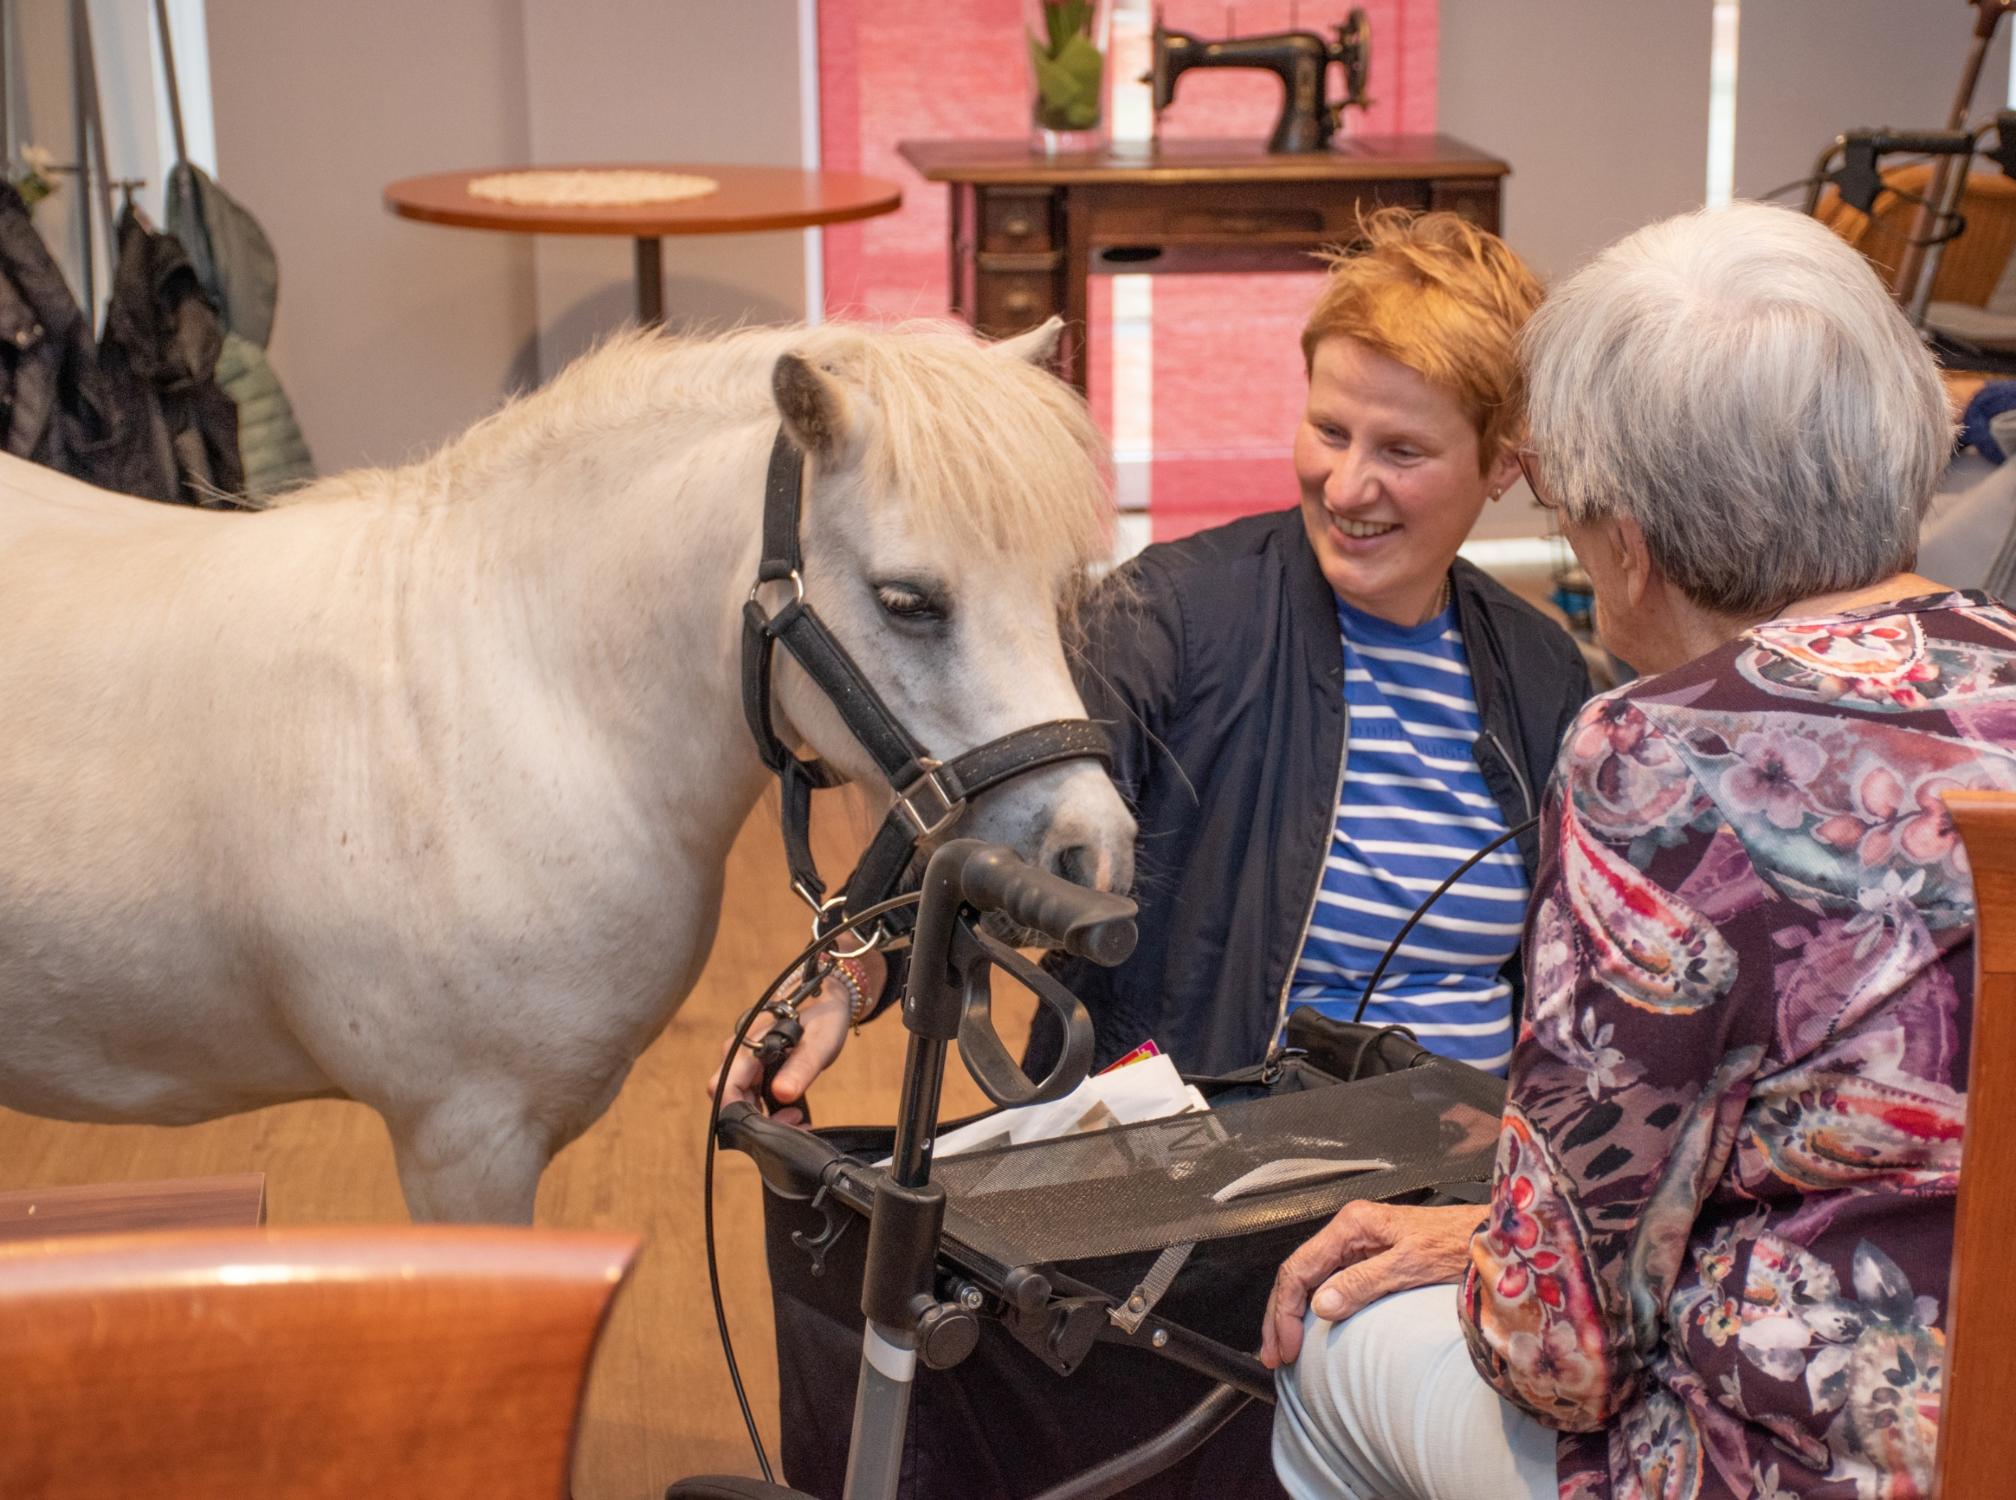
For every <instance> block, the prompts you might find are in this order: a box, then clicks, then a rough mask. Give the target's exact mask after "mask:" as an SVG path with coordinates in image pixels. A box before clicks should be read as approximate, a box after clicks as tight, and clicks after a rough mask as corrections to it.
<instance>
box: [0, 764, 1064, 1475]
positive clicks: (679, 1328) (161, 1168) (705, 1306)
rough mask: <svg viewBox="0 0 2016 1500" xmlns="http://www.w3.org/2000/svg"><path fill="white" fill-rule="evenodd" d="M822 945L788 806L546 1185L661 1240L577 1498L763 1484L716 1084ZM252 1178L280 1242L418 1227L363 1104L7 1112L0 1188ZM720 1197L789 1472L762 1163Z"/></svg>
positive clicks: (840, 1102)
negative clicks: (131, 1112)
mask: <svg viewBox="0 0 2016 1500" xmlns="http://www.w3.org/2000/svg"><path fill="white" fill-rule="evenodd" d="M848 821H849V820H847V819H843V818H832V819H829V820H828V822H829V824H842V825H844V824H846V823H847V822H848ZM831 843H832V839H831V838H823V839H822V848H821V862H822V866H823V867H824V868H826V869H828V870H829V871H833V872H838V871H843V870H844V869H845V868H846V852H845V850H844V848H833V847H830V845H831ZM805 939H806V916H805V911H804V908H803V907H802V906H800V905H799V903H798V902H797V900H796V899H795V898H793V897H792V896H790V895H789V894H788V892H787V890H786V886H785V879H784V862H783V855H782V851H781V846H780V845H779V842H778V838H777V834H776V828H775V811H774V802H773V801H767V800H766V803H765V804H763V805H760V806H759V807H758V809H757V811H756V813H755V815H754V816H753V817H752V818H751V820H750V823H749V826H748V827H747V828H745V829H744V831H743V834H742V838H741V840H740V842H739V843H738V844H737V845H736V848H735V851H734V854H733V856H732V858H731V861H730V864H729V871H728V892H727V899H726V903H725V909H724V915H723V918H722V923H721V933H720V936H719V938H718V939H717V940H716V943H715V947H714V954H713V957H712V959H711V960H710V962H709V964H708V966H707V971H706V973H705V974H704V975H703V976H702V978H701V981H700V985H699V988H698V989H696V990H695V991H694V993H693V995H692V996H691V997H690V998H689V999H688V1000H687V1002H686V1004H685V1007H684V1008H683V1009H682V1010H681V1011H680V1013H679V1015H678V1017H677V1018H676V1019H675V1020H674V1021H673V1023H672V1024H671V1026H670V1027H669V1028H667V1030H666V1032H665V1034H664V1035H663V1036H662V1037H660V1038H659V1040H658V1042H657V1044H656V1045H655V1046H653V1047H652V1048H651V1050H650V1051H649V1052H647V1053H646V1054H645V1055H644V1057H643V1058H642V1059H641V1060H640V1061H639V1062H638V1064H637V1068H636V1070H635V1072H633V1073H632V1075H631V1077H630V1081H629V1083H628V1084H627V1085H626V1086H625V1087H624V1089H623V1093H622V1096H621V1097H620V1098H618V1100H617V1101H616V1104H615V1106H614V1107H613V1108H612V1109H611V1110H610V1111H609V1113H608V1114H607V1115H606V1116H604V1117H603V1119H602V1120H601V1122H600V1123H599V1124H597V1125H596V1126H595V1128H594V1129H592V1130H591V1131H589V1132H588V1134H587V1135H585V1136H584V1137H583V1138H582V1139H581V1140H579V1141H577V1142H575V1143H574V1144H573V1145H572V1146H570V1147H569V1148H568V1149H567V1150H566V1151H565V1152H563V1153H562V1154H561V1156H560V1157H559V1159H558V1160H557V1161H556V1162H555V1163H554V1164H553V1167H552V1169H551V1170H549V1171H548V1172H547V1174H546V1178H545V1181H544V1182H543V1183H542V1185H541V1187H540V1191H539V1208H538V1222H539V1223H540V1224H542V1225H554V1226H576V1227H582V1228H596V1229H629V1230H636V1231H638V1232H640V1233H642V1234H643V1235H644V1236H645V1249H644V1254H643V1256H642V1259H641V1261H640V1263H639V1266H638V1269H637V1272H636V1274H635V1276H634V1277H633V1278H632V1280H631V1282H630V1284H629V1286H628V1287H627V1288H626V1289H625V1291H624V1293H623V1296H622V1298H621V1300H620V1301H619V1302H618V1303H617V1306H616V1310H615V1314H614V1316H613V1318H612V1319H611V1321H610V1324H609V1328H608V1331H607V1333H606V1334H605V1335H604V1338H603V1341H602V1348H601V1352H600V1356H599V1358H598V1359H597V1362H596V1365H595V1372H594V1376H593V1378H592V1380H591V1381H590V1384H589V1390H588V1405H587V1418H586V1424H585V1427H584V1430H583V1433H582V1438H581V1446H580V1451H579V1456H578V1459H577V1461H576V1465H575V1483H574V1493H575V1495H576V1497H577V1500H647V1497H654V1500H655V1497H656V1496H658V1495H660V1494H662V1493H663V1491H664V1487H665V1486H666V1484H668V1483H669V1482H670V1481H672V1480H673V1479H676V1478H678V1477H680V1476H682V1475H686V1474H692V1473H700V1472H718V1473H745V1474H754V1473H755V1472H756V1468H755V1461H754V1459H753V1457H752V1456H751V1453H750V1449H749V1442H748V1438H747V1436H746V1435H745V1433H744V1431H743V1428H742V1423H741V1419H740V1417H739V1415H738V1414H737V1412H736V1408H735V1401H734V1396H733V1393H732V1392H731V1391H730V1389H729V1385H728V1378H727V1373H726V1367H725V1366H724V1365H723V1363H722V1360H721V1353H720V1346H719V1344H718V1342H717V1340H716V1338H715V1333H714V1318H713V1312H712V1308H711V1305H710V1303H709V1300H708V1295H707V1279H706V1259H705V1255H704V1252H703V1249H702V1245H701V1233H700V1212H701V1210H700V1181H701V1175H700V1174H701V1151H702V1145H703V1139H702V1137H703V1132H704V1129H705V1125H706V1102H707V1101H706V1097H705V1094H704V1092H703V1088H702V1079H703V1077H705V1076H709V1075H711V1073H712V1071H713V1069H714V1067H715V1066H716V1065H717V1064H718V1060H719V1057H720V1047H721V1043H722V1041H723V1040H724V1039H725V1038H726V1037H727V1035H728V1034H729V1032H730V1030H731V1029H732V1028H733V1025H734V1021H735V1019H736V1017H737V1016H739V1015H740V1014H741V1012H742V1010H743V1009H744V1008H746V1007H747V1006H748V1005H749V1004H750V1003H751V1001H752V1000H753V999H754V997H755V996H756V994H757V993H758V991H759V990H760V987H761V986H762V985H764V984H766V983H768V982H769V980H770V978H771V977H772V975H773V974H774V973H775V971H776V970H777V969H778V968H779V967H780V966H781V965H782V964H784V963H785V962H786V961H787V960H788V959H789V958H790V957H791V955H792V954H793V953H795V952H796V951H797V950H798V948H799V947H800V946H802V944H803V943H804V942H805ZM1000 988H1001V993H1000V996H999V1000H997V1004H996V1015H997V1016H998V1017H1000V1018H1001V1021H1002V1026H1003V1030H1004V1032H1009V1033H1011V1043H1012V1044H1013V1045H1015V1046H1017V1047H1018V1049H1019V1045H1020V1042H1019V1036H1017V1035H1015V1033H1016V1032H1018V1031H1019V1030H1021V1029H1023V1028H1026V1025H1027V1005H1028V1002H1027V999H1026V996H1024V997H1021V999H1022V1003H1021V1004H1020V1005H1017V1004H1014V1003H1012V1002H1009V995H1010V993H1011V987H1010V986H1007V985H1003V986H1001V987H1000ZM1004 1002H1007V1003H1004ZM903 1042H904V1033H903V1031H902V1029H901V1027H900V1025H898V1024H896V1023H894V1022H893V1021H889V1020H885V1021H883V1022H881V1023H879V1024H877V1025H875V1026H873V1027H870V1028H868V1029H867V1030H865V1031H864V1032H863V1033H862V1034H861V1035H860V1036H859V1037H857V1038H856V1039H855V1040H854V1041H853V1043H852V1044H851V1045H850V1046H849V1047H848V1049H847V1051H846V1052H845V1053H844V1054H843V1055H842V1057H841V1060H840V1062H839V1064H838V1065H837V1066H836V1067H835V1068H834V1069H833V1071H832V1072H831V1073H829V1074H828V1075H827V1077H826V1079H825V1080H824V1081H823V1082H822V1083H821V1085H820V1087H819V1088H818V1090H816V1091H815V1093H814V1096H813V1103H814V1106H815V1109H816V1110H817V1112H818V1116H819V1118H820V1119H821V1120H822V1121H826V1122H834V1123H838V1122H846V1123H866V1122H876V1121H887V1120H890V1119H893V1118H894V1113H895V1102H894V1101H895V1097H896V1085H897V1079H898V1077H899V1075H900V1072H901V1069H902V1061H903ZM982 1102H983V1101H982V1100H981V1097H980V1095H979V1092H978V1090H977V1089H975V1088H974V1087H973V1084H972V1082H971V1081H970V1080H969V1079H968V1078H967V1077H966V1074H965V1072H964V1070H963V1069H961V1068H959V1067H957V1066H956V1065H955V1066H954V1067H953V1069H952V1072H951V1073H950V1074H949V1075H948V1077H947V1080H946V1111H947V1113H948V1114H957V1113H961V1112H966V1111H969V1110H971V1109H974V1108H978V1107H979V1106H980V1104H981V1103H982ZM243 1171H258V1172H264V1173H265V1174H266V1182H267V1203H268V1215H269V1222H271V1223H273V1224H276V1225H277V1224H319V1223H370V1222H394V1221H400V1220H403V1219H404V1218H405V1217H406V1212H405V1205H404V1203H403V1201H402V1200H401V1198H400V1196H399V1187H398V1182H397V1180H396V1178H395V1177H394V1174H393V1169H392V1151H391V1145H390V1143H389V1141H388V1140H387V1137H386V1134H385V1129H384V1126H383V1125H382V1124H380V1122H379V1120H378V1118H377V1116H376V1115H374V1114H372V1113H371V1112H370V1111H368V1110H366V1109H364V1108H362V1107H361V1106H359V1105H354V1104H343V1103H326V1102H318V1103H310V1104H294V1105H286V1106H283V1107H281V1108H277V1109H268V1110H261V1111H259V1112H257V1113H255V1114H250V1115H241V1116H238V1117H236V1118H233V1119H229V1120H219V1121H216V1122H213V1123H211V1124H207V1125H196V1126H186V1127H181V1128H177V1129H152V1128H143V1127H137V1126H90V1125H64V1124H57V1123H54V1122H51V1121H46V1120H38V1119H32V1118H29V1117H28V1116H25V1115H19V1114H13V1113H10V1112H8V1111H4V1110H0V1190H5V1189H10V1188H22V1187H41V1186H60V1185H68V1184H76V1183H96V1182H114V1181H130V1180H136V1179H147V1178H160V1177H187V1176H205V1175H210V1174H214V1173H225V1172H243ZM715 1191H716V1202H717V1219H716V1224H717V1229H718V1233H719V1236H720V1247H721V1258H722V1269H723V1276H722V1283H723V1292H724V1295H725V1297H726V1300H727V1305H728V1310H729V1318H730V1323H731V1327H732V1329H733V1332H734V1335H735V1349H736V1354H737V1356H738V1359H739V1361H740V1363H741V1366H742V1371H743V1378H744V1379H745V1381H747V1382H748V1385H749V1388H750V1394H751V1397H752V1399H753V1401H754V1402H755V1405H756V1408H757V1411H758V1415H759V1418H760V1419H761V1421H762V1422H763V1424H764V1432H765V1441H766V1442H767V1443H768V1444H769V1446H770V1450H771V1454H772V1458H773V1461H774V1458H775V1454H776V1389H777V1387H776V1359H775V1350H774V1348H773V1346H772V1342H771V1326H770V1316H769V1293H768V1283H767V1279H766V1277H765V1273H764V1269H763V1243H762V1233H761V1209H760V1204H759V1198H758V1194H759V1191H760V1188H759V1185H758V1182H757V1179H756V1175H755V1172H754V1170H753V1169H752V1168H751V1167H750V1166H749V1164H748V1162H747V1161H746V1160H745V1159H743V1158H741V1157H738V1156H733V1155H724V1156H723V1157H722V1158H721V1166H720V1168H719V1170H718V1172H717V1182H716V1189H715Z"/></svg>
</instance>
